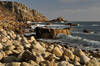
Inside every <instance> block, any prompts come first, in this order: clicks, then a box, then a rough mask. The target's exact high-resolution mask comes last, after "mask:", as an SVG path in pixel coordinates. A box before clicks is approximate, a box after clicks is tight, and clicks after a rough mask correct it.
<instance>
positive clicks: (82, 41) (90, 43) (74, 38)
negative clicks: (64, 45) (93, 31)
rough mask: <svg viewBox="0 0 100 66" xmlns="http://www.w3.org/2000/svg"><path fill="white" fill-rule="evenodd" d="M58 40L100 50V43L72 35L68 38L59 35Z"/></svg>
mask: <svg viewBox="0 0 100 66" xmlns="http://www.w3.org/2000/svg"><path fill="white" fill-rule="evenodd" d="M57 38H59V40H60V41H62V42H70V43H76V44H79V45H83V46H89V47H93V48H100V41H95V40H90V39H85V38H82V37H79V36H72V35H69V36H66V35H63V34H58V35H57Z"/></svg>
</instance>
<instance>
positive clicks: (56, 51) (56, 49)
mask: <svg viewBox="0 0 100 66" xmlns="http://www.w3.org/2000/svg"><path fill="white" fill-rule="evenodd" d="M53 53H54V54H55V55H56V56H62V54H63V52H62V51H61V49H60V48H59V47H55V48H54V50H53Z"/></svg>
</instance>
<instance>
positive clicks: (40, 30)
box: [36, 27, 70, 39]
mask: <svg viewBox="0 0 100 66" xmlns="http://www.w3.org/2000/svg"><path fill="white" fill-rule="evenodd" d="M60 33H63V34H65V35H70V32H69V30H68V29H52V28H47V27H46V28H45V27H36V36H37V38H50V39H55V38H56V36H57V34H60Z"/></svg>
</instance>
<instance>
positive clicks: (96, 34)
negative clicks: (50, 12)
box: [32, 21, 100, 49]
mask: <svg viewBox="0 0 100 66" xmlns="http://www.w3.org/2000/svg"><path fill="white" fill-rule="evenodd" d="M67 23H73V24H77V26H72V28H74V30H72V31H70V33H71V35H68V36H67V35H64V34H58V35H57V36H56V37H57V39H43V38H42V39H40V40H43V41H47V42H59V43H61V44H67V45H68V44H69V45H72V46H76V47H79V48H81V49H100V22H96V21H94V22H93V21H91V22H86V21H85V22H84V21H70V22H55V23H53V24H52V25H47V23H42V22H39V23H37V26H39V27H42V26H48V27H51V28H56V29H63V28H67V27H69V26H68V25H65V24H67ZM37 26H32V28H33V29H34V28H35V27H37ZM84 29H85V30H89V31H90V32H91V33H85V32H83V30H84Z"/></svg>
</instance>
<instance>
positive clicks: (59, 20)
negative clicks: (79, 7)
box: [50, 17, 67, 22]
mask: <svg viewBox="0 0 100 66" xmlns="http://www.w3.org/2000/svg"><path fill="white" fill-rule="evenodd" d="M50 22H67V20H64V19H63V18H62V17H57V19H53V20H50Z"/></svg>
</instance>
